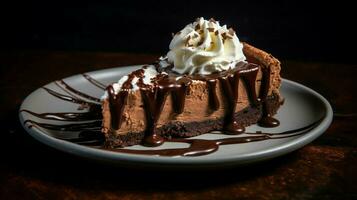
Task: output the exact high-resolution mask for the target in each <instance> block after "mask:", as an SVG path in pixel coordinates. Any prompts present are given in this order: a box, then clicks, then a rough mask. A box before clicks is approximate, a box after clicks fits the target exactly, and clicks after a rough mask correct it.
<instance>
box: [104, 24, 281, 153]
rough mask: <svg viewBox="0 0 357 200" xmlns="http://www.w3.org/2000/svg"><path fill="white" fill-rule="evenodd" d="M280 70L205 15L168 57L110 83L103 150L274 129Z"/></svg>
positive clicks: (272, 60)
mask: <svg viewBox="0 0 357 200" xmlns="http://www.w3.org/2000/svg"><path fill="white" fill-rule="evenodd" d="M279 73H280V62H279V61H278V60H277V59H275V58H274V57H272V56H271V55H270V54H268V53H266V52H264V51H262V50H259V49H257V48H255V47H253V46H251V45H249V44H246V43H240V42H239V40H238V38H237V36H236V34H235V32H234V31H233V30H232V29H227V28H226V26H220V25H219V23H218V22H216V21H214V20H210V21H207V20H204V19H203V18H200V19H198V20H197V21H196V22H194V23H192V24H189V25H187V26H186V27H185V28H184V29H183V30H181V31H180V32H178V33H177V34H175V36H174V38H173V40H172V41H171V43H170V51H169V52H168V54H167V56H166V57H163V58H161V59H160V60H159V61H158V62H157V63H155V64H152V65H145V66H143V67H142V68H141V69H139V70H136V71H134V72H132V73H130V74H128V75H127V76H124V77H122V78H121V79H120V80H119V81H118V82H117V83H114V84H112V85H110V86H108V88H107V89H106V93H105V94H104V96H103V97H102V108H103V110H102V112H103V125H102V131H103V133H104V134H105V137H106V145H107V146H109V147H123V146H130V145H135V144H143V145H147V146H158V145H160V144H162V143H163V141H164V138H172V137H191V136H196V135H200V134H204V133H207V132H210V131H213V130H221V131H222V132H223V133H226V134H239V133H243V132H244V128H245V127H246V126H249V125H251V124H255V123H258V124H260V125H261V126H266V127H273V126H277V125H279V122H278V121H277V120H276V119H274V118H272V116H273V115H274V114H275V113H276V112H277V110H278V108H279V106H280V105H281V104H282V102H283V98H282V97H281V96H280V93H279V87H280V82H281V78H280V74H279Z"/></svg>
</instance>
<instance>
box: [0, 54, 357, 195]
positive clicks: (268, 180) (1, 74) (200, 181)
mask: <svg viewBox="0 0 357 200" xmlns="http://www.w3.org/2000/svg"><path fill="white" fill-rule="evenodd" d="M156 58H158V55H149V54H147V55H146V54H141V55H137V54H136V55H133V54H126V53H100V52H87V53H86V52H80V53H79V52H29V51H28V52H25V51H24V52H7V53H0V70H1V71H0V111H1V112H0V127H1V140H0V141H1V143H0V199H77V198H78V199H117V198H120V199H233V198H237V199H357V123H356V122H357V121H356V120H357V108H356V102H357V90H356V88H357V84H356V74H357V66H356V65H351V64H350V65H345V64H338V63H337V64H332V63H319V62H302V61H282V63H283V70H282V76H283V77H284V78H287V79H291V80H294V81H297V82H300V83H302V84H304V85H306V86H308V87H311V88H313V89H314V90H316V91H318V92H319V93H321V94H322V95H323V96H325V97H326V98H327V99H328V100H329V101H330V103H331V105H332V107H333V109H334V111H335V116H334V119H333V122H332V125H331V126H330V128H329V129H328V130H327V131H326V132H325V133H324V134H323V135H322V136H321V137H320V138H318V139H317V140H315V141H314V142H312V143H311V144H309V145H307V146H305V147H304V148H302V149H300V150H298V151H296V152H293V153H290V154H288V155H286V156H282V157H280V158H276V159H273V160H270V161H266V162H262V163H258V164H255V165H250V166H246V167H240V168H233V169H225V170H215V171H195V172H192V171H191V172H190V171H182V172H178V171H155V170H146V171H143V170H137V169H126V168H122V167H113V166H108V165H103V164H99V163H94V162H91V161H87V160H83V159H80V158H78V157H75V156H72V155H68V154H66V153H62V152H60V151H57V150H54V149H52V148H50V147H47V146H46V145H44V144H41V143H39V142H37V141H35V140H34V139H33V138H31V137H30V136H29V135H28V134H27V133H26V132H25V131H24V130H23V129H22V127H21V125H20V123H19V121H18V108H19V106H20V104H21V102H22V100H23V99H24V98H25V97H26V96H27V95H29V94H30V93H31V92H32V91H33V90H35V89H36V88H38V87H40V86H42V85H44V84H46V83H48V82H51V81H53V80H56V79H60V78H63V77H66V76H70V75H73V74H77V73H82V72H87V71H92V70H97V69H102V68H109V67H113V66H121V65H123V66H124V65H132V64H143V63H150V62H152V61H154V60H155V59H156Z"/></svg>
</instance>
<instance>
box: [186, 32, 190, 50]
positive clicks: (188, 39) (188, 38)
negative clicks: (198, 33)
mask: <svg viewBox="0 0 357 200" xmlns="http://www.w3.org/2000/svg"><path fill="white" fill-rule="evenodd" d="M190 40H191V35H189V36H188V37H187V39H186V41H185V46H186V47H187V46H188V45H189V42H190Z"/></svg>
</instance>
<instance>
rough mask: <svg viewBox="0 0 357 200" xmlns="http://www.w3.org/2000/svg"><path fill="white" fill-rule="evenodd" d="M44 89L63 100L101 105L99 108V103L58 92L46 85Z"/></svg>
mask: <svg viewBox="0 0 357 200" xmlns="http://www.w3.org/2000/svg"><path fill="white" fill-rule="evenodd" d="M42 89H44V90H46V91H47V92H48V93H49V94H50V95H52V96H54V97H56V98H59V99H61V100H63V101H68V102H72V103H75V104H80V105H90V106H99V108H100V104H98V103H92V102H89V101H85V100H82V99H79V98H76V97H73V96H68V95H64V94H61V93H58V92H56V91H54V90H51V89H49V88H46V87H43V88H42Z"/></svg>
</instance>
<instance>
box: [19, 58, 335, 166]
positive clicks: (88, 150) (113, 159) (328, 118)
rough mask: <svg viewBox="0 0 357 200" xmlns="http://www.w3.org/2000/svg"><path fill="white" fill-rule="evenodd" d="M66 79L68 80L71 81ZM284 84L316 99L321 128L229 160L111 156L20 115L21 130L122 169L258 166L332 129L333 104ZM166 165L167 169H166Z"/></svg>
mask: <svg viewBox="0 0 357 200" xmlns="http://www.w3.org/2000/svg"><path fill="white" fill-rule="evenodd" d="M138 66H140V65H131V66H123V67H118V68H121V69H123V68H129V67H132V68H134V67H138ZM118 68H109V69H103V70H97V71H91V72H88V73H99V72H105V71H107V70H109V71H110V70H113V69H118ZM74 76H78V75H73V76H70V77H74ZM70 77H66V78H70ZM282 84H290V85H292V86H294V87H298V88H300V89H303V90H306V91H307V92H309V93H311V94H312V95H313V96H315V97H317V98H318V99H319V100H320V101H321V103H322V104H323V106H324V109H325V111H326V114H325V116H324V118H323V119H322V121H321V122H320V123H319V125H318V126H316V127H314V128H313V129H312V130H310V131H309V132H308V133H306V134H304V135H302V136H300V137H299V138H296V139H294V140H291V141H288V142H286V143H284V144H282V145H279V146H276V147H271V148H268V149H263V150H260V151H256V152H252V153H245V154H240V155H239V154H238V155H234V156H229V157H221V158H214V159H212V158H207V159H204V158H203V159H202V157H201V158H200V159H195V158H194V157H159V156H144V155H133V154H125V153H118V152H111V151H106V150H101V149H96V148H93V147H87V146H83V145H79V144H75V143H72V142H69V141H64V140H61V139H57V138H54V137H51V136H49V135H47V134H46V133H45V132H44V131H42V130H40V129H38V128H37V127H32V128H28V127H27V126H25V125H24V123H23V122H24V115H23V114H22V113H21V112H19V118H20V123H21V125H22V127H23V128H24V129H25V130H26V131H27V132H28V133H29V134H30V135H31V136H32V137H33V138H35V139H36V140H38V141H40V142H41V143H43V144H45V145H47V146H50V147H52V148H55V149H57V150H60V151H62V152H66V153H70V154H74V155H76V156H79V157H84V158H88V159H94V160H97V161H104V162H110V163H117V164H123V165H131V166H132V165H133V164H138V163H140V164H141V165H144V166H152V165H155V166H157V165H159V164H160V165H159V166H161V167H165V166H173V165H174V166H190V167H193V166H199V167H209V166H212V165H215V166H217V165H220V166H231V165H242V164H248V163H252V162H259V161H263V160H267V159H271V158H275V157H279V156H281V155H284V154H288V153H290V152H292V151H295V150H297V149H299V148H301V147H303V146H305V145H307V144H309V143H310V142H312V141H313V140H315V139H316V138H317V137H319V136H320V135H322V134H323V133H324V132H325V131H326V130H327V128H328V127H329V125H330V124H331V122H332V119H333V111H332V107H331V105H330V103H329V102H328V101H327V100H326V99H325V98H324V97H323V96H322V95H320V94H319V93H318V92H316V91H314V90H313V89H311V88H308V87H306V86H304V85H302V84H300V83H297V82H295V81H291V80H288V79H282ZM40 89H41V88H38V89H36V90H35V91H33V92H32V93H31V94H29V95H28V96H27V97H26V98H25V99H24V100H23V102H22V103H21V106H20V109H19V110H21V109H22V108H23V106H24V105H25V104H26V103H27V101H28V100H29V99H30V98H31V96H32V95H35V93H37V91H38V90H40ZM163 164H164V165H163Z"/></svg>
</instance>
